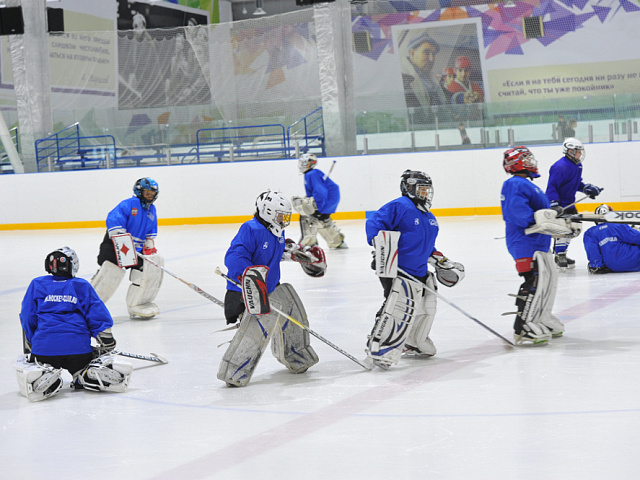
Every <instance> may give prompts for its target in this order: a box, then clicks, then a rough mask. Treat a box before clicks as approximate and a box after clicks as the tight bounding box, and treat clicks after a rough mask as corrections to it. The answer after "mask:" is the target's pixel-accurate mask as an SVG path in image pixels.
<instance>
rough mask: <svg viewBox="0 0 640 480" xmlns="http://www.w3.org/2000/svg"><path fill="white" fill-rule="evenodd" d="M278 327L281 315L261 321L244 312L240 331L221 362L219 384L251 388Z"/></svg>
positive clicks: (261, 316) (263, 318) (270, 315)
mask: <svg viewBox="0 0 640 480" xmlns="http://www.w3.org/2000/svg"><path fill="white" fill-rule="evenodd" d="M277 323H278V314H277V313H275V312H272V313H268V314H266V315H260V316H259V317H258V316H254V315H251V314H250V313H248V312H246V311H245V312H244V314H243V316H242V320H241V321H240V327H238V330H237V331H236V334H235V335H234V336H233V339H232V340H231V343H230V344H229V347H228V348H227V351H226V352H225V353H224V355H223V357H222V361H221V362H220V367H219V368H218V380H222V381H223V382H225V383H226V384H227V385H229V386H235V387H244V386H246V385H248V384H249V381H250V380H251V377H252V376H253V372H254V371H255V369H256V367H257V366H258V362H259V361H260V358H262V354H263V353H264V351H265V349H266V348H267V345H268V344H269V340H270V339H271V335H272V334H273V331H274V329H275V327H276V324H277Z"/></svg>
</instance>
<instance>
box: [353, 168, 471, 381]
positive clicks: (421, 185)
mask: <svg viewBox="0 0 640 480" xmlns="http://www.w3.org/2000/svg"><path fill="white" fill-rule="evenodd" d="M400 191H401V192H402V196H401V197H399V198H396V199H395V200H392V201H391V202H389V203H387V204H386V205H383V206H382V207H381V208H380V209H379V210H378V211H376V212H374V213H373V214H372V215H371V216H370V217H369V218H367V222H366V224H365V228H366V233H367V242H368V243H369V244H370V245H373V246H374V247H375V249H376V260H375V261H374V264H373V265H372V267H374V270H376V274H377V275H378V276H379V277H380V283H381V284H382V287H383V291H384V297H385V301H384V303H383V305H382V307H381V308H380V310H379V311H378V313H377V315H376V322H375V324H374V327H373V330H372V331H371V333H370V335H369V336H368V338H367V348H366V350H365V351H366V353H367V356H368V357H369V358H371V359H372V360H373V363H374V364H375V365H377V366H379V367H381V368H389V367H390V366H391V365H393V364H395V363H397V362H398V361H399V360H400V357H401V355H402V354H403V353H404V354H405V355H407V356H415V357H425V358H426V357H431V356H433V355H435V354H436V347H435V345H434V344H433V342H432V341H431V338H430V336H429V334H430V331H431V326H432V325H433V321H434V318H435V314H436V295H435V294H434V293H433V292H434V291H435V289H436V284H435V279H437V280H438V281H440V283H442V284H443V285H445V286H447V287H452V286H454V285H456V284H457V283H458V282H459V281H460V280H462V279H463V278H464V267H463V266H462V264H460V263H458V262H452V261H450V260H449V259H448V258H447V257H445V256H444V255H443V254H442V253H441V252H439V251H438V250H437V249H436V247H435V243H436V238H437V236H438V232H439V226H438V221H437V220H436V217H435V216H434V215H433V213H431V202H432V200H433V183H432V181H431V177H429V175H427V174H426V173H424V172H420V171H415V170H406V171H405V172H404V173H403V174H402V176H401V180H400ZM429 265H431V266H432V268H433V270H434V271H435V276H434V273H432V272H430V271H429ZM405 273H406V274H409V275H410V276H411V277H413V278H412V279H410V278H409V276H408V275H405ZM425 287H428V288H425Z"/></svg>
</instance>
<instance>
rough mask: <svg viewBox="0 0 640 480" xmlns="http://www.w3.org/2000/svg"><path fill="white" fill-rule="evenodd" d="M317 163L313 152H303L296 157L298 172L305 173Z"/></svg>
mask: <svg viewBox="0 0 640 480" xmlns="http://www.w3.org/2000/svg"><path fill="white" fill-rule="evenodd" d="M317 164H318V157H316V156H315V155H314V154H313V153H303V154H302V155H300V158H299V159H298V170H299V171H300V173H301V174H302V173H307V172H308V171H309V170H311V169H312V168H315V166H316V165H317Z"/></svg>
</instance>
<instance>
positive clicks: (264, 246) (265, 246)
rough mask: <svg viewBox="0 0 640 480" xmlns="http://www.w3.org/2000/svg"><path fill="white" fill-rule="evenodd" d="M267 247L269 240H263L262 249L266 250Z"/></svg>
mask: <svg viewBox="0 0 640 480" xmlns="http://www.w3.org/2000/svg"><path fill="white" fill-rule="evenodd" d="M267 248H269V242H264V245H262V249H263V250H266V249H267Z"/></svg>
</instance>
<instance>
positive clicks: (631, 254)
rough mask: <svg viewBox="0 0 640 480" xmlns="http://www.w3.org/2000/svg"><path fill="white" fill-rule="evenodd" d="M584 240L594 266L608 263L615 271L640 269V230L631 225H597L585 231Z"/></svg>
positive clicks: (589, 258) (637, 270) (588, 255)
mask: <svg viewBox="0 0 640 480" xmlns="http://www.w3.org/2000/svg"><path fill="white" fill-rule="evenodd" d="M582 240H583V242H584V248H585V250H586V251H587V259H588V260H589V263H590V264H591V266H592V267H602V266H604V265H606V266H607V267H609V268H610V269H611V270H613V271H614V272H639V271H640V232H639V231H637V230H634V229H633V228H631V227H630V226H629V225H625V224H617V223H604V224H600V225H596V226H594V227H591V228H589V229H588V230H587V231H585V232H584V237H583V238H582Z"/></svg>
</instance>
